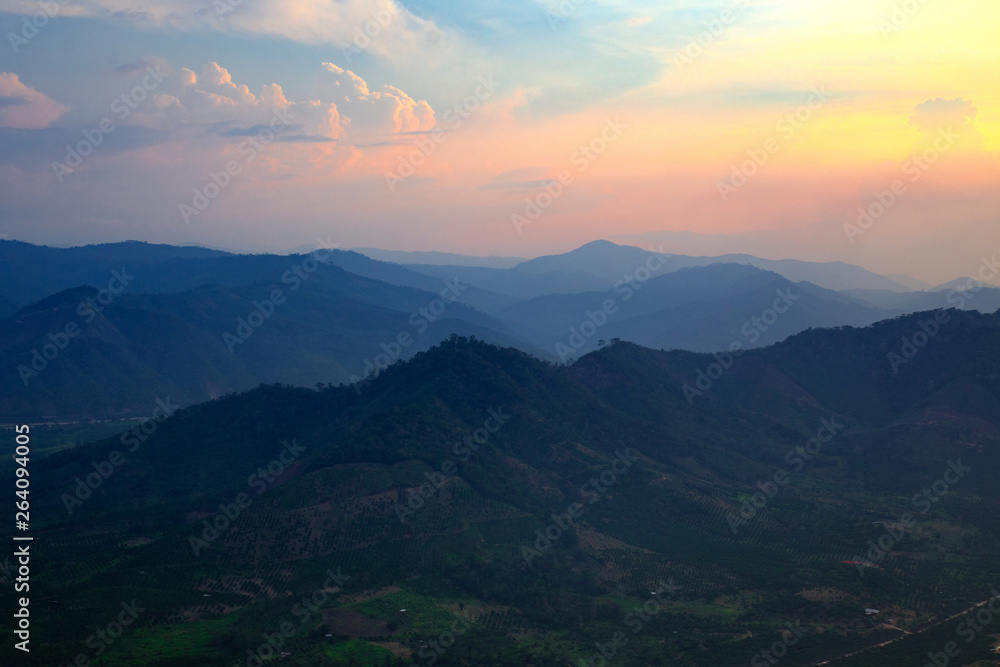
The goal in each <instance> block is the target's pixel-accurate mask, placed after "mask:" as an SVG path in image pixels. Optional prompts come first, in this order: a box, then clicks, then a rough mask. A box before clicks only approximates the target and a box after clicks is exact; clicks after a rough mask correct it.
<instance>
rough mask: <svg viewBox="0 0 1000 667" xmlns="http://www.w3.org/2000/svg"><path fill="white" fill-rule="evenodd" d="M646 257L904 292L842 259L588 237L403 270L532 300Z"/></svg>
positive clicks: (606, 279) (627, 268) (625, 269)
mask: <svg viewBox="0 0 1000 667" xmlns="http://www.w3.org/2000/svg"><path fill="white" fill-rule="evenodd" d="M650 255H654V256H656V257H657V258H659V259H662V260H663V266H662V268H661V269H660V272H661V273H671V272H673V271H677V270H679V269H682V268H691V267H697V266H709V265H712V264H727V263H729V264H732V263H736V264H748V265H750V266H755V267H757V268H759V269H762V270H765V271H772V272H774V273H778V274H780V275H782V276H784V277H785V278H788V279H789V280H791V281H792V282H801V281H806V282H811V283H814V284H816V285H818V286H820V287H825V288H826V289H831V290H846V289H887V290H892V291H897V292H906V291H909V288H907V287H906V286H905V285H903V284H901V283H899V282H897V281H895V280H891V279H889V278H887V277H885V276H880V275H878V274H875V273H872V272H871V271H868V270H866V269H863V268H861V267H860V266H854V265H852V264H845V263H843V262H803V261H799V260H768V259H761V258H759V257H754V256H752V255H723V256H721V257H689V256H686V255H675V254H670V253H663V252H660V251H657V250H656V249H652V248H650V249H646V250H644V249H642V248H637V247H634V246H622V245H617V244H614V243H611V242H610V241H594V242H591V243H588V244H586V245H583V246H581V247H580V248H577V249H576V250H573V251H571V252H568V253H564V254H561V255H549V256H545V257H539V258H537V259H532V260H528V261H526V262H522V263H521V264H518V265H517V266H515V267H512V268H510V269H490V268H482V267H442V266H429V265H411V266H410V267H409V268H411V269H413V270H415V271H420V272H422V273H426V274H428V275H435V276H443V275H446V274H449V272H450V273H451V274H454V275H457V276H458V277H460V278H461V279H462V280H466V281H468V282H470V283H472V284H473V285H476V286H478V287H481V288H483V289H486V290H491V291H495V292H500V293H505V294H512V295H514V296H518V297H522V298H532V297H536V296H542V295H545V294H553V293H573V292H586V291H593V290H604V289H607V288H608V286H609V285H613V284H614V283H615V282H616V281H618V280H619V279H620V278H621V277H622V276H625V275H630V274H632V273H633V272H634V271H636V269H638V268H639V267H641V266H642V265H643V264H644V263H645V262H646V261H647V259H648V258H649V257H650Z"/></svg>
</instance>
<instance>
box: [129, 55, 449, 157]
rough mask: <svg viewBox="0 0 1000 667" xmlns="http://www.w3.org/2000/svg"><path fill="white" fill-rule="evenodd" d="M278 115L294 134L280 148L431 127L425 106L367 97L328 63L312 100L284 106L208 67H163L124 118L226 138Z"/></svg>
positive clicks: (275, 93)
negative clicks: (147, 97)
mask: <svg viewBox="0 0 1000 667" xmlns="http://www.w3.org/2000/svg"><path fill="white" fill-rule="evenodd" d="M157 67H161V68H164V67H165V65H163V64H159V65H157ZM279 109H280V110H282V111H283V112H284V111H287V112H289V115H290V116H291V118H293V119H294V124H295V128H294V133H293V134H291V135H287V136H285V137H284V138H283V140H286V141H287V140H301V141H319V140H323V139H326V140H334V139H346V140H347V141H350V142H353V143H363V142H368V141H371V140H372V139H373V138H379V137H385V136H389V135H393V134H398V133H405V132H420V131H425V130H429V129H430V128H432V127H433V126H434V123H435V119H434V110H433V109H432V108H431V106H430V105H429V104H428V103H427V102H426V101H423V100H420V101H417V100H415V99H414V98H412V97H411V96H410V95H408V94H407V93H405V92H403V91H402V90H400V89H399V88H396V87H395V86H391V85H387V84H386V85H382V86H381V88H379V89H378V90H371V89H370V88H369V87H368V83H367V82H366V81H365V80H364V79H362V78H361V77H360V76H358V75H357V74H355V73H354V72H352V71H350V70H345V69H342V68H340V67H338V66H336V65H333V64H331V63H324V64H323V65H322V67H321V68H320V69H319V71H318V72H317V74H316V79H315V88H314V91H313V95H312V99H307V100H298V101H292V100H289V99H288V98H287V97H286V96H285V93H284V90H283V89H282V88H281V86H280V85H279V84H277V83H271V84H267V85H264V86H262V87H261V89H260V90H259V91H257V92H253V91H251V90H250V89H249V87H248V86H246V85H245V84H242V83H239V82H236V81H233V78H232V76H231V75H230V73H229V71H228V70H226V68H225V67H223V66H221V65H220V64H219V63H216V62H210V63H206V64H205V65H204V66H203V67H202V68H201V70H200V71H199V72H195V71H193V70H190V69H187V68H180V69H177V70H174V71H171V70H169V68H167V69H166V70H165V75H164V82H163V83H162V84H161V85H160V86H158V87H157V89H156V93H155V94H154V95H153V99H152V102H151V103H150V104H147V105H146V106H145V107H143V108H141V109H140V110H139V111H137V112H136V113H134V114H132V116H131V117H130V118H129V122H130V123H132V124H137V125H144V126H148V127H154V128H156V129H160V130H172V131H180V132H184V131H188V132H191V131H194V132H198V131H199V128H200V129H202V130H207V131H209V132H211V133H213V134H216V135H219V136H230V137H231V136H241V134H242V133H243V131H244V130H247V129H249V128H253V127H255V126H258V125H261V124H263V123H267V122H268V120H269V119H270V118H271V117H272V116H273V115H274V113H275V110H279Z"/></svg>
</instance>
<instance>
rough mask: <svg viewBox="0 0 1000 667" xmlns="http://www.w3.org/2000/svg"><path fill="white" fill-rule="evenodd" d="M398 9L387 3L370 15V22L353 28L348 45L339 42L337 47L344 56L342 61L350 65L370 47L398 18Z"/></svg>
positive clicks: (394, 4) (393, 4)
mask: <svg viewBox="0 0 1000 667" xmlns="http://www.w3.org/2000/svg"><path fill="white" fill-rule="evenodd" d="M398 14H399V7H397V6H396V3H395V2H390V3H388V4H387V5H386V6H385V7H383V8H382V9H380V10H378V11H377V12H375V13H374V14H372V18H371V20H370V21H366V22H365V24H364V25H363V26H359V27H356V28H354V39H352V40H351V42H350V43H347V42H341V43H340V44H338V45H337V46H338V47H339V48H340V52H341V53H343V54H344V59H345V60H346V61H347V63H348V64H350V62H351V59H352V58H353V57H354V56H355V55H358V54H360V53H361V52H362V51H364V50H365V49H367V48H368V47H369V46H371V45H372V41H373V40H375V39H377V38H378V36H379V35H381V34H382V33H383V32H384V31H385V30H386V29H387V28H388V27H389V24H390V23H392V20H393V19H394V18H395V17H396V16H398Z"/></svg>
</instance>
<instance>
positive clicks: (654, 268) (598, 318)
mask: <svg viewBox="0 0 1000 667" xmlns="http://www.w3.org/2000/svg"><path fill="white" fill-rule="evenodd" d="M649 251H650V253H651V254H650V255H649V257H647V258H646V261H645V262H644V263H643V264H641V265H640V266H638V267H637V268H636V269H635V270H634V271H633V272H632V273H629V274H627V275H626V276H625V277H624V278H622V279H621V280H619V281H618V282H617V283H615V293H616V294H621V295H622V301H628V300H629V299H631V298H632V296H633V295H634V294H635V292H637V291H638V290H640V289H642V284H643V283H644V282H646V281H647V280H649V279H651V278H652V277H653V276H654V275H655V274H656V273H657V272H658V271H659V270H660V269H662V268H663V265H664V264H666V263H667V261H666V260H665V259H664V254H663V245H662V244H661V245H660V251H659V252H657V251H655V250H653V249H652V248H649ZM617 312H618V302H617V301H616V300H615V299H610V298H609V299H605V300H604V301H603V302H602V303H601V307H600V308H597V309H595V310H593V311H591V310H587V311H585V313H584V316H585V318H586V319H584V320H583V321H582V322H581V323H580V324H579V325H578V326H572V327H570V328H569V338H568V339H567V341H566V342H565V343H563V342H562V341H558V342H556V345H555V350H556V354H558V355H559V360H560V361H562V362H563V363H566V362H567V361H568V360H570V359H571V358H572V357H573V355H574V354H576V353H577V352H579V351H580V350H581V349H582V348H583V347H584V345H586V344H587V341H588V340H590V339H591V338H593V337H594V336H596V335H597V332H598V330H599V329H600V328H601V327H603V326H604V325H605V324H607V323H608V318H609V317H611V316H613V315H615V314H616V313H617Z"/></svg>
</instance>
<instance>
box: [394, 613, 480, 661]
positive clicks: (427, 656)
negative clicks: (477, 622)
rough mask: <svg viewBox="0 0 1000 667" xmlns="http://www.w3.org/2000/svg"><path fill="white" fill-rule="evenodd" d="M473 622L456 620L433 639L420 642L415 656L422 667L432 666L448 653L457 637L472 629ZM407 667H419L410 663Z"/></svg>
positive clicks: (466, 619) (467, 619) (462, 619)
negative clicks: (425, 666)
mask: <svg viewBox="0 0 1000 667" xmlns="http://www.w3.org/2000/svg"><path fill="white" fill-rule="evenodd" d="M473 623H474V621H473V620H472V619H471V618H464V617H463V618H457V619H455V620H454V621H452V623H451V625H450V626H449V628H448V629H447V630H444V631H443V632H441V634H439V635H438V636H437V637H436V638H435V639H432V640H430V641H422V642H421V645H420V650H419V651H417V656H418V657H419V658H420V660H421V663H422V664H424V665H428V667H429V666H430V665H433V664H434V663H435V662H437V661H438V660H440V659H441V657H442V656H443V655H444V654H445V653H447V652H448V649H450V648H451V647H452V646H454V645H455V642H456V641H457V640H458V638H459V637H461V636H462V635H464V634H465V633H466V632H468V631H469V628H471V627H472V625H473ZM409 667H420V664H418V663H416V662H411V663H410V665H409Z"/></svg>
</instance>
